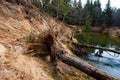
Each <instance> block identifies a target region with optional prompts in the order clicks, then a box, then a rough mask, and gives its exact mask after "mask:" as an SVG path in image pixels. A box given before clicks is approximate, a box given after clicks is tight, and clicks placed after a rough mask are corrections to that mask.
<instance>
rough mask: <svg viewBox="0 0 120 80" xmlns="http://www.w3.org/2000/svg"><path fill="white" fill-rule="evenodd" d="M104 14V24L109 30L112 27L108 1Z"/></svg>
mask: <svg viewBox="0 0 120 80" xmlns="http://www.w3.org/2000/svg"><path fill="white" fill-rule="evenodd" d="M104 14H105V16H106V19H105V22H106V24H107V27H108V28H109V27H111V25H112V8H111V5H110V0H108V2H107V4H106V8H105V10H104Z"/></svg>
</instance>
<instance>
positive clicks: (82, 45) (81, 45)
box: [73, 42, 120, 54]
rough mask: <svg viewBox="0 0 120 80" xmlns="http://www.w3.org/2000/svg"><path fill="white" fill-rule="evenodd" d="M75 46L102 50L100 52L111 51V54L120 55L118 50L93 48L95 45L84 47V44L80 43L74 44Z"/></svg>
mask: <svg viewBox="0 0 120 80" xmlns="http://www.w3.org/2000/svg"><path fill="white" fill-rule="evenodd" d="M73 45H75V46H76V47H77V48H79V47H80V48H83V47H85V48H93V49H100V50H104V51H109V52H114V53H117V54H120V51H116V50H111V49H108V48H104V47H97V46H93V45H84V44H79V43H74V42H73Z"/></svg>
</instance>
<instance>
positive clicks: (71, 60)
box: [58, 54, 118, 80]
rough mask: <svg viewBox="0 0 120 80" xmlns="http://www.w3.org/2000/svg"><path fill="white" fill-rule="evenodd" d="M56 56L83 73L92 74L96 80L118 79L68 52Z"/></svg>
mask: <svg viewBox="0 0 120 80" xmlns="http://www.w3.org/2000/svg"><path fill="white" fill-rule="evenodd" d="M58 56H59V59H60V60H62V62H64V63H66V64H68V65H70V66H73V67H75V68H77V69H79V70H81V71H83V72H84V73H86V74H88V75H89V76H92V77H93V78H95V79H97V80H118V79H117V78H115V77H113V76H110V75H108V74H107V73H105V72H102V71H100V70H99V69H97V68H96V67H94V66H92V65H90V64H89V63H87V62H86V61H83V60H81V59H78V58H75V57H73V56H70V55H68V54H64V55H63V54H62V55H61V54H59V55H58Z"/></svg>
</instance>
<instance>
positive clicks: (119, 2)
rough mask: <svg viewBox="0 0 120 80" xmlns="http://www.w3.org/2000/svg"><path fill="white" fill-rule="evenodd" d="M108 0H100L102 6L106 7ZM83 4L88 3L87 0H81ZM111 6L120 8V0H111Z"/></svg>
mask: <svg viewBox="0 0 120 80" xmlns="http://www.w3.org/2000/svg"><path fill="white" fill-rule="evenodd" d="M93 1H95V0H93ZM107 1H108V0H100V2H101V6H102V8H103V9H104V8H105V6H106V3H107ZM81 2H82V4H83V5H85V4H86V0H81ZM111 6H112V7H115V8H120V0H111Z"/></svg>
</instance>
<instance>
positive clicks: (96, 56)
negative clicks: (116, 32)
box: [77, 33, 120, 79]
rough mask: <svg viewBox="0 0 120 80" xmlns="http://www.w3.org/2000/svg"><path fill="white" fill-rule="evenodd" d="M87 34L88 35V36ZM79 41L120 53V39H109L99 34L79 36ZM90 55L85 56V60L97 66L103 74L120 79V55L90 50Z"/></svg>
mask: <svg viewBox="0 0 120 80" xmlns="http://www.w3.org/2000/svg"><path fill="white" fill-rule="evenodd" d="M86 34H87V35H86ZM77 39H78V41H79V42H80V43H81V42H82V41H84V42H82V43H84V44H86V43H87V44H92V45H95V46H102V47H106V48H109V49H113V50H118V51H120V39H114V38H109V37H108V36H106V35H103V34H102V35H101V34H98V33H84V34H82V35H81V34H80V35H77ZM91 40H92V41H91ZM86 50H87V49H86ZM87 51H88V52H89V54H88V55H87V56H84V59H85V60H87V61H89V62H90V63H91V64H93V65H94V66H96V67H97V68H98V69H100V70H102V71H103V72H106V73H108V74H109V75H112V76H114V77H116V78H118V79H120V55H119V54H116V53H113V52H109V51H102V50H99V49H95V50H94V49H88V50H87Z"/></svg>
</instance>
